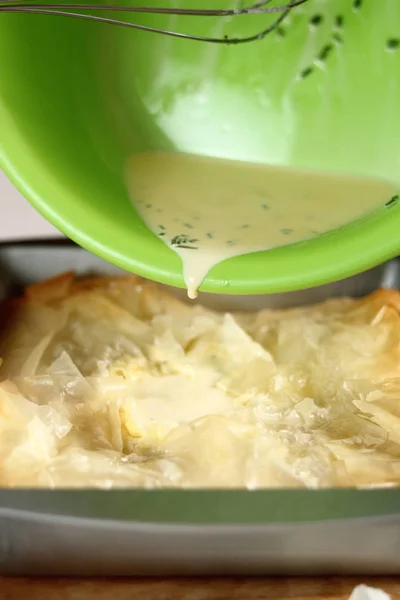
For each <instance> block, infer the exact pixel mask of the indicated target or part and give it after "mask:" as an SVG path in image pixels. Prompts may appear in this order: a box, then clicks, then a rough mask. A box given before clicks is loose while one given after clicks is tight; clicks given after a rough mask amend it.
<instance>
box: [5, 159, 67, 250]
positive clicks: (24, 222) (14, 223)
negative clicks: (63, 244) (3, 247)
mask: <svg viewBox="0 0 400 600" xmlns="http://www.w3.org/2000/svg"><path fill="white" fill-rule="evenodd" d="M49 237H51V238H54V237H63V236H62V234H61V233H60V232H59V231H58V230H57V229H55V227H53V226H52V225H50V223H48V222H47V221H46V219H44V218H43V217H42V216H41V215H40V214H39V213H38V212H37V211H36V210H35V209H34V208H33V207H32V206H31V205H30V204H29V203H28V201H27V200H25V198H23V196H21V194H20V193H19V192H17V190H16V189H15V188H14V187H13V186H12V185H11V183H10V182H9V181H8V180H7V178H6V176H5V175H4V173H3V172H2V171H1V170H0V242H1V241H8V240H18V239H32V238H49Z"/></svg>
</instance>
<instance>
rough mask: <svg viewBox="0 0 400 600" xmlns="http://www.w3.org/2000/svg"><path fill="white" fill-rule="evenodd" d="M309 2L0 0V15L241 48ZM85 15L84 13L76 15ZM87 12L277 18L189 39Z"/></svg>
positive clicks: (295, 0)
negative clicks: (256, 27) (243, 33)
mask: <svg viewBox="0 0 400 600" xmlns="http://www.w3.org/2000/svg"><path fill="white" fill-rule="evenodd" d="M307 1H308V0H291V2H288V3H286V4H282V5H279V6H268V5H269V4H270V3H271V2H272V0H261V1H259V2H256V3H255V4H251V5H250V6H247V7H242V8H233V9H203V8H202V9H190V8H173V7H171V8H167V7H151V6H121V5H103V4H80V3H57V4H53V3H49V4H47V3H46V4H37V3H34V2H28V3H27V2H20V1H18V0H0V13H1V12H3V13H27V14H36V15H38V14H41V15H53V16H63V17H70V18H78V19H84V20H88V21H95V22H98V23H106V24H109V25H117V26H120V27H128V28H131V29H137V30H141V31H147V32H151V33H158V34H163V35H167V36H172V37H176V38H184V39H188V40H195V41H201V42H210V43H215V44H228V45H229V44H230V45H234V44H241V43H245V42H252V41H256V40H261V39H263V38H264V37H265V36H266V35H268V34H269V33H271V32H272V31H274V30H276V29H277V28H278V27H279V26H280V24H281V23H282V21H283V20H284V19H285V18H286V17H287V16H288V14H289V13H290V11H291V10H292V9H293V8H295V7H297V6H300V5H301V4H304V3H305V2H307ZM77 11H85V12H77ZM86 11H91V13H93V12H98V11H99V12H101V11H107V12H108V13H112V12H126V13H136V14H160V15H176V16H193V17H194V16H197V17H238V16H245V15H266V14H276V15H277V17H276V19H275V20H274V21H273V22H272V23H271V24H270V25H269V26H268V27H266V28H265V29H263V30H261V31H259V32H257V33H255V34H254V35H250V36H247V37H240V38H239V37H228V36H223V37H219V38H218V37H207V36H198V35H191V34H190V33H182V32H178V31H169V30H167V29H160V28H156V27H151V26H148V25H143V24H140V23H134V22H131V21H123V20H120V19H115V18H112V17H101V16H98V15H96V14H90V13H87V12H86Z"/></svg>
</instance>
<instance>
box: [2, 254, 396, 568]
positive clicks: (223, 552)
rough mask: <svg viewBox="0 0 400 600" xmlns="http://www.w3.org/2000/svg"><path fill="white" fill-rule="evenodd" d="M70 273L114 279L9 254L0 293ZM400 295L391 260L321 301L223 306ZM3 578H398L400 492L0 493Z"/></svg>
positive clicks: (101, 267)
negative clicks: (389, 290) (386, 292)
mask: <svg viewBox="0 0 400 600" xmlns="http://www.w3.org/2000/svg"><path fill="white" fill-rule="evenodd" d="M69 269H75V270H77V271H78V272H79V273H84V272H99V273H100V272H101V273H103V274H104V273H105V274H109V275H111V274H115V273H117V272H118V269H116V268H115V267H112V266H111V265H108V264H106V263H104V262H102V261H101V260H100V259H98V258H96V257H94V256H92V255H91V254H89V253H88V252H85V251H84V250H81V249H80V248H78V247H76V246H74V245H73V244H69V243H66V242H61V243H60V242H58V243H56V244H54V245H53V244H43V243H40V244H14V245H4V246H0V275H1V280H2V282H3V284H2V287H1V288H0V294H2V295H3V296H5V295H7V294H9V293H10V292H13V291H15V290H16V289H17V288H18V287H20V286H23V285H26V284H29V283H31V282H32V281H37V280H39V279H44V278H46V277H49V276H52V275H54V274H56V273H59V272H61V271H65V270H69ZM399 284H400V264H399V262H398V261H392V262H390V263H388V264H386V265H383V266H381V267H377V268H375V269H373V270H372V271H369V272H367V273H363V274H361V275H358V276H357V277H354V278H350V279H348V280H345V281H342V282H339V283H337V284H333V285H329V286H324V287H321V288H316V289H314V290H308V291H303V292H296V293H293V294H282V295H274V296H268V297H258V298H247V299H246V298H243V297H242V298H237V297H236V298H232V297H228V298H226V297H218V298H217V299H216V300H217V301H218V306H220V307H221V308H222V307H223V308H227V306H226V305H224V303H225V304H226V303H230V305H232V302H234V303H235V308H237V307H238V306H240V307H241V308H246V307H247V306H248V307H249V308H250V307H251V308H253V307H254V306H255V305H260V303H262V304H263V305H264V306H265V305H268V306H290V305H293V304H304V303H307V302H314V301H316V300H321V299H323V298H325V297H328V296H332V295H335V296H339V295H361V294H365V293H368V292H370V291H372V290H373V289H375V288H377V287H379V286H386V287H395V286H398V285H399ZM202 300H203V301H206V302H207V303H210V302H211V301H215V298H214V297H211V296H206V295H204V296H203V298H202ZM228 308H229V307H228ZM0 574H13V575H33V574H34V575H75V576H78V575H79V576H84V575H93V576H95V575H101V576H111V575H113V576H118V575H283V574H285V575H289V574H290V575H299V574H300V575H322V574H323V575H336V574H352V575H374V574H377V575H378V574H379V575H389V574H391V575H393V574H395V575H400V489H378V490H346V489H337V490H321V491H311V490H261V491H247V490H243V491H212V490H209V491H208V490H202V491H196V490H193V491H192V490H191V491H186V490H165V491H145V490H123V491H99V490H74V491H68V490H65V491H64V490H60V491H51V490H17V489H14V490H0Z"/></svg>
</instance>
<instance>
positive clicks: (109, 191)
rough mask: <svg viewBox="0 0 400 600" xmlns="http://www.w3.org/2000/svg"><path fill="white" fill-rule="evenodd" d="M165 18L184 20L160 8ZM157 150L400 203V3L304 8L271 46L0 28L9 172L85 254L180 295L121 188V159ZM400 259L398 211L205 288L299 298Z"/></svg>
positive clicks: (316, 0) (210, 23) (61, 28)
mask: <svg viewBox="0 0 400 600" xmlns="http://www.w3.org/2000/svg"><path fill="white" fill-rule="evenodd" d="M129 1H130V0H127V2H129ZM235 1H236V6H240V4H241V2H240V0H230V1H229V2H228V1H227V0H210V5H212V7H213V8H218V7H232V4H233V3H234V2H235ZM138 2H139V0H138ZM140 2H141V3H142V4H146V2H145V1H143V0H140ZM168 3H169V4H168ZM177 3H179V6H188V7H194V6H196V2H195V1H194V0H176V3H175V6H176V5H177ZM0 4H1V2H0ZM105 4H106V2H105ZM147 4H149V3H148V2H147ZM163 4H167V5H168V6H173V5H174V3H173V2H170V0H164V2H162V0H154V1H153V2H152V5H157V6H162V5H163ZM197 4H198V3H197ZM278 4H279V2H278ZM118 17H121V14H118ZM268 18H269V17H260V16H256V17H253V16H251V17H234V18H232V19H230V20H229V19H225V20H223V19H221V18H219V19H213V18H209V19H201V18H195V19H193V18H190V17H168V16H154V15H153V16H149V15H147V16H142V17H140V22H141V23H143V24H148V25H153V26H159V27H166V28H168V29H171V28H173V29H178V30H181V31H191V32H192V33H195V34H205V35H207V34H214V35H218V36H222V35H224V34H228V35H241V34H246V33H251V32H254V31H257V30H260V29H263V28H264V27H265V26H266V23H267V21H268ZM152 149H158V150H160V149H161V150H169V149H177V150H180V151H186V152H195V153H203V154H214V155H216V156H224V157H226V158H235V159H243V160H250V161H264V162H271V163H273V164H277V165H283V166H293V167H296V168H307V169H309V168H313V169H321V170H324V171H338V172H343V173H354V174H358V175H369V176H377V177H381V178H382V177H383V178H385V179H389V180H391V181H394V182H399V189H400V2H399V0H364V1H363V2H361V0H355V1H354V2H353V1H351V0H309V1H308V2H307V3H305V4H304V5H303V6H302V7H298V8H296V9H293V10H292V12H291V16H290V17H289V19H288V20H287V21H286V22H285V23H284V25H283V26H282V27H280V28H279V29H278V30H277V31H275V32H274V33H273V34H271V35H270V36H269V37H267V38H265V39H264V40H263V41H259V42H253V43H251V44H245V45H239V46H215V45H210V44H202V43H197V42H190V41H185V40H176V39H172V38H168V37H162V36H157V35H155V34H151V33H144V32H138V31H134V30H130V29H125V28H119V27H113V26H109V25H103V24H97V23H92V22H87V21H79V20H75V19H69V18H61V17H51V16H44V15H40V16H38V15H22V14H3V13H0V164H1V166H2V168H3V169H4V171H5V172H6V174H7V175H8V176H9V177H10V178H11V179H12V180H13V181H14V183H15V184H16V185H17V187H18V188H19V189H20V190H21V191H22V193H23V194H24V195H25V196H26V197H27V198H28V199H29V201H30V202H31V203H32V204H33V205H34V206H35V207H36V208H37V209H38V210H39V211H40V212H42V213H43V214H44V215H45V216H46V217H47V218H48V219H49V220H50V221H51V222H52V223H53V224H54V225H55V226H56V227H58V228H59V229H60V230H62V231H63V232H64V233H66V234H67V235H68V236H69V237H71V238H72V239H73V240H75V241H76V242H78V243H79V244H81V245H82V246H84V247H86V248H88V249H89V250H91V251H92V252H94V253H96V254H99V255H101V256H102V257H104V258H106V259H107V260H109V261H111V262H113V263H115V264H117V265H119V266H121V267H123V268H125V269H127V270H128V271H133V272H135V273H138V274H140V275H143V276H145V277H148V278H150V279H154V280H157V281H160V282H163V283H167V284H171V285H174V286H179V287H182V286H183V279H182V274H181V264H180V259H179V257H178V256H177V255H176V254H175V253H174V252H173V251H172V250H170V249H169V248H167V247H166V246H165V245H164V244H163V243H162V241H161V240H160V239H158V238H157V237H156V236H155V235H153V234H152V233H151V232H150V231H148V230H147V229H146V227H145V226H144V225H143V223H142V222H141V221H140V219H139V217H138V216H137V215H136V214H135V213H134V211H133V209H132V206H131V204H130V201H129V199H128V196H127V192H126V189H125V186H124V181H123V166H124V162H125V160H126V158H127V157H128V156H129V155H130V154H132V153H133V152H135V151H145V150H152ZM399 251H400V203H398V202H397V203H396V202H395V201H394V202H393V203H392V204H391V206H388V207H382V208H381V209H379V210H377V211H376V212H375V213H374V214H372V215H369V216H368V217H366V218H364V219H362V220H359V221H358V222H356V223H351V224H348V225H346V226H344V227H342V228H340V229H338V230H335V231H333V232H330V233H328V234H325V235H322V236H320V237H318V238H316V239H314V240H312V241H309V242H303V243H301V244H296V245H291V246H285V247H281V248H278V249H274V250H271V251H268V252H260V253H257V254H251V255H247V256H241V257H238V258H233V259H230V260H228V261H226V262H224V263H221V264H219V265H218V266H216V267H215V268H214V269H213V270H212V271H211V272H210V273H209V275H208V277H207V278H206V280H205V281H204V284H203V285H202V287H201V289H202V290H204V291H209V292H224V293H241V294H243V293H252V294H254V293H262V292H264V293H265V292H281V291H288V290H295V289H301V288H306V287H311V286H314V285H317V284H323V283H326V282H329V281H333V280H337V279H340V278H343V277H346V276H349V275H351V274H354V273H356V272H360V271H362V270H365V269H367V268H369V267H372V266H373V265H376V264H378V263H380V262H382V261H384V260H386V259H389V258H391V257H393V256H394V255H396V254H397V253H399Z"/></svg>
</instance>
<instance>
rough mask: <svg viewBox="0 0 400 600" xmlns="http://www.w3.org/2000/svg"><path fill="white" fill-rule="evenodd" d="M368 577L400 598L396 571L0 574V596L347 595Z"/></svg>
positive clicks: (171, 599) (211, 598) (243, 598)
mask: <svg viewBox="0 0 400 600" xmlns="http://www.w3.org/2000/svg"><path fill="white" fill-rule="evenodd" d="M360 583H366V584H368V585H371V586H373V587H379V588H381V589H383V590H384V591H385V592H387V593H388V594H391V595H392V598H399V599H400V577H399V578H385V579H382V578H379V579H365V578H357V579H343V578H337V579H335V578H329V579H326V578H321V579H314V578H312V579H311V578H307V579H115V580H112V579H104V580H101V579H86V580H73V579H70V580H69V579H24V578H6V577H0V600H25V599H26V600H278V599H281V598H290V599H291V600H309V599H313V600H348V597H349V595H350V593H351V591H352V589H353V588H354V587H355V586H356V585H358V584H360Z"/></svg>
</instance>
